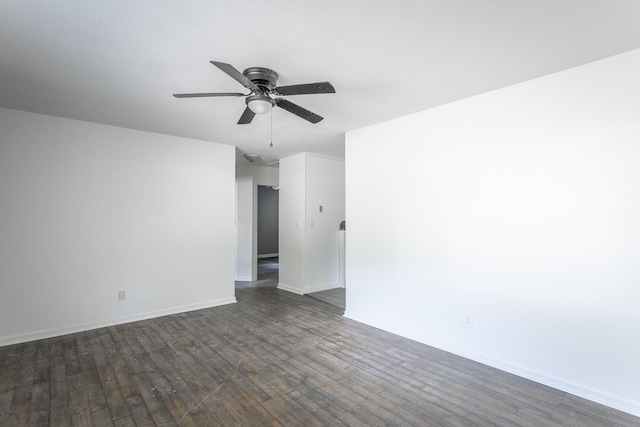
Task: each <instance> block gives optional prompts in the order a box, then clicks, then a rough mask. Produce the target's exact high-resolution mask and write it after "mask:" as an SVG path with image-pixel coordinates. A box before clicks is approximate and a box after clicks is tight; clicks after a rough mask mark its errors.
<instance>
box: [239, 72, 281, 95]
mask: <svg viewBox="0 0 640 427" xmlns="http://www.w3.org/2000/svg"><path fill="white" fill-rule="evenodd" d="M242 74H243V75H244V76H245V77H246V78H248V79H249V80H251V81H252V82H253V83H254V84H255V85H256V86H258V87H263V88H265V89H267V90H268V91H269V92H273V90H274V89H275V88H276V84H277V83H278V73H276V72H275V71H273V70H271V69H269V68H264V67H251V68H247V69H246V70H244V71H243V72H242Z"/></svg>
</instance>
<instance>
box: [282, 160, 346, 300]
mask: <svg viewBox="0 0 640 427" xmlns="http://www.w3.org/2000/svg"><path fill="white" fill-rule="evenodd" d="M344 176H345V175H344V160H343V159H337V158H333V157H326V156H319V155H316V154H311V153H302V154H298V155H295V156H291V157H287V158H284V159H281V160H280V211H279V213H280V224H279V228H280V234H279V241H280V283H279V285H278V287H279V288H281V289H285V290H288V291H291V292H295V293H299V294H305V293H311V292H317V291H321V290H325V289H332V288H336V287H338V286H339V225H340V222H341V221H342V220H344V215H345V212H344ZM320 206H322V209H323V212H320V211H319V207H320Z"/></svg>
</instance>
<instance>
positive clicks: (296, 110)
mask: <svg viewBox="0 0 640 427" xmlns="http://www.w3.org/2000/svg"><path fill="white" fill-rule="evenodd" d="M274 101H275V103H276V105H277V106H278V107H280V108H282V109H283V110H287V111H288V112H290V113H293V114H295V115H296V116H298V117H301V118H303V119H305V120H307V121H309V122H311V123H318V122H319V121H321V120H322V119H323V117H322V116H319V115H317V114H316V113H312V112H311V111H309V110H307V109H306V108H302V107H301V106H299V105H296V104H294V103H293V102H291V101H287V100H286V99H282V98H276V99H275V100H274Z"/></svg>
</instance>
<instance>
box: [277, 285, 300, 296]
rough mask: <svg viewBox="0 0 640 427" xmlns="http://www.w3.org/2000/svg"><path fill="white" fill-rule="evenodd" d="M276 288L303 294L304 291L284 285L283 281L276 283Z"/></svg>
mask: <svg viewBox="0 0 640 427" xmlns="http://www.w3.org/2000/svg"><path fill="white" fill-rule="evenodd" d="M278 289H282V290H283V291H287V292H292V293H294V294H298V295H304V293H303V292H302V291H301V290H300V289H298V288H294V287H292V286H288V285H285V284H284V283H278Z"/></svg>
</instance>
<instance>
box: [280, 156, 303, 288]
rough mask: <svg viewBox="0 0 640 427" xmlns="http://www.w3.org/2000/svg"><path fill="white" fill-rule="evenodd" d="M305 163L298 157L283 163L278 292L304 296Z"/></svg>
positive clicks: (285, 159)
mask: <svg viewBox="0 0 640 427" xmlns="http://www.w3.org/2000/svg"><path fill="white" fill-rule="evenodd" d="M305 159H306V154H305V153H302V154H298V155H295V156H291V157H286V158H283V159H280V190H279V191H280V210H279V212H278V214H279V216H280V218H279V225H278V233H279V234H278V242H279V243H280V250H279V253H280V256H279V258H278V261H279V272H278V274H279V278H278V288H280V289H284V290H287V291H290V292H294V293H297V294H300V295H302V294H303V293H304V271H305V255H304V251H305V238H306V235H305V232H304V231H305V230H304V224H305V202H304V200H305V198H304V194H305V193H304V189H305Z"/></svg>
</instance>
